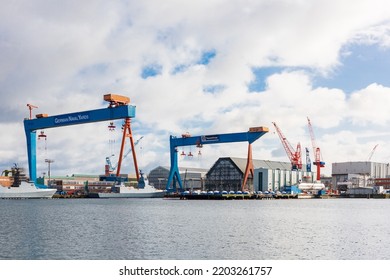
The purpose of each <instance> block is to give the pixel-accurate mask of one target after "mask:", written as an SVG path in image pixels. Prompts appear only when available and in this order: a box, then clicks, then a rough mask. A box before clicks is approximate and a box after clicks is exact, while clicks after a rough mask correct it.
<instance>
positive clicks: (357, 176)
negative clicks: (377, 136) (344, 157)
mask: <svg viewBox="0 0 390 280" xmlns="http://www.w3.org/2000/svg"><path fill="white" fill-rule="evenodd" d="M389 177H390V166H389V164H388V163H379V162H371V161H355V162H351V161H350V162H336V163H332V186H333V188H334V189H338V190H340V191H346V190H347V189H351V188H366V187H372V186H373V185H374V182H375V179H376V178H389Z"/></svg>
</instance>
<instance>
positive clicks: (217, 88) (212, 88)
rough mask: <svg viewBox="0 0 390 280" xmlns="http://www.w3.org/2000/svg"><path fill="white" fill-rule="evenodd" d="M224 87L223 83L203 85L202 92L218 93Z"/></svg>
mask: <svg viewBox="0 0 390 280" xmlns="http://www.w3.org/2000/svg"><path fill="white" fill-rule="evenodd" d="M225 88H226V87H225V86H224V85H207V86H204V87H203V91H204V92H208V93H218V92H221V91H223V90H224V89H225Z"/></svg>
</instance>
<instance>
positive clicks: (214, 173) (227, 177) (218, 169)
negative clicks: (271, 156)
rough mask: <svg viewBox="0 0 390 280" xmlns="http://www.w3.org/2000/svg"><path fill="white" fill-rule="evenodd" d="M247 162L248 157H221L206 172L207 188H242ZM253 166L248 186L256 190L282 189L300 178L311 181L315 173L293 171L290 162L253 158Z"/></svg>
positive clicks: (230, 189)
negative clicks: (252, 173) (252, 175)
mask: <svg viewBox="0 0 390 280" xmlns="http://www.w3.org/2000/svg"><path fill="white" fill-rule="evenodd" d="M246 164H247V159H246V158H235V157H223V158H219V159H218V160H217V161H216V162H215V163H214V165H213V166H212V167H211V169H210V170H209V172H207V174H206V183H205V187H206V190H220V191H221V190H225V191H238V190H241V187H242V183H243V177H244V173H245V169H246ZM253 166H254V169H255V170H254V178H251V176H250V177H249V179H248V187H249V189H250V190H254V191H258V190H262V191H264V190H269V189H271V190H280V189H281V188H282V187H283V186H286V185H292V184H297V183H298V182H299V180H303V179H305V180H307V181H311V180H312V178H314V175H313V174H315V173H312V172H306V171H291V163H290V162H280V161H270V160H253ZM304 177H307V178H304Z"/></svg>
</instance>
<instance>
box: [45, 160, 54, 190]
mask: <svg viewBox="0 0 390 280" xmlns="http://www.w3.org/2000/svg"><path fill="white" fill-rule="evenodd" d="M45 162H47V164H48V172H47V175H48V176H49V181H48V183H47V184H48V185H49V186H50V164H51V163H53V162H54V160H52V159H45Z"/></svg>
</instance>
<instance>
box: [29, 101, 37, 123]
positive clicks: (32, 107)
mask: <svg viewBox="0 0 390 280" xmlns="http://www.w3.org/2000/svg"><path fill="white" fill-rule="evenodd" d="M27 107H28V109H29V110H30V120H31V119H32V110H33V109H35V108H38V107H37V106H34V105H32V104H27Z"/></svg>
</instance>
